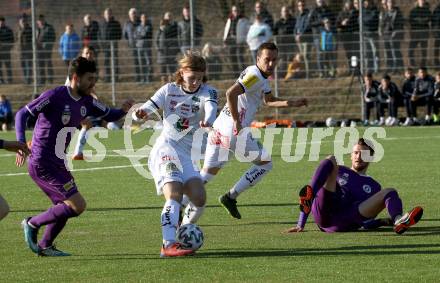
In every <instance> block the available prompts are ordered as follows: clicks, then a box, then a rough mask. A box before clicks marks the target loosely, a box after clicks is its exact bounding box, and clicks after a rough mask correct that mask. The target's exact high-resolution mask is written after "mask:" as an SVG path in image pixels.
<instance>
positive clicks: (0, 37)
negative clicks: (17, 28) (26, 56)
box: [0, 16, 14, 84]
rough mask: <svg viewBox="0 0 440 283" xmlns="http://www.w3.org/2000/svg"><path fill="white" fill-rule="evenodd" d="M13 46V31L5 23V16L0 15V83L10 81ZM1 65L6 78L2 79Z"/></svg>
mask: <svg viewBox="0 0 440 283" xmlns="http://www.w3.org/2000/svg"><path fill="white" fill-rule="evenodd" d="M13 46H14V33H13V31H12V29H10V28H9V27H8V26H7V25H6V21H5V18H4V17H3V16H0V84H3V83H7V84H8V83H11V82H12V69H11V49H12V47H13ZM3 65H5V71H6V74H7V79H3V70H2V68H3Z"/></svg>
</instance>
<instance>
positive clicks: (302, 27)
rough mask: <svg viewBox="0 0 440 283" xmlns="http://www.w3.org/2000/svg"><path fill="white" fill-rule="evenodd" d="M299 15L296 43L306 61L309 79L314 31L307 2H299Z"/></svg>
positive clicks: (297, 18) (297, 16)
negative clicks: (306, 6)
mask: <svg viewBox="0 0 440 283" xmlns="http://www.w3.org/2000/svg"><path fill="white" fill-rule="evenodd" d="M296 5H297V8H298V11H297V15H296V24H295V42H296V44H297V46H298V50H299V52H300V54H301V57H302V58H303V60H304V66H305V71H306V78H307V79H308V78H309V75H310V74H309V61H310V49H311V43H312V39H313V37H312V34H311V32H312V30H311V28H310V12H309V10H308V9H306V8H305V2H304V1H303V0H300V1H298V2H297V4H296Z"/></svg>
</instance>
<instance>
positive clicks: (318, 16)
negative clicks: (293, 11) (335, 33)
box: [310, 6, 335, 37]
mask: <svg viewBox="0 0 440 283" xmlns="http://www.w3.org/2000/svg"><path fill="white" fill-rule="evenodd" d="M310 13H311V14H310V26H311V28H312V32H313V35H315V36H319V37H320V36H321V28H322V27H324V25H323V24H322V21H323V20H324V19H325V18H327V19H329V21H330V25H331V26H333V24H334V21H335V16H334V15H333V12H332V11H331V10H330V9H329V8H328V7H327V6H321V7H316V8H314V9H313V10H312V11H311V12H310Z"/></svg>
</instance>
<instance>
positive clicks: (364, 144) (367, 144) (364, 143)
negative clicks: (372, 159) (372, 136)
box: [357, 138, 374, 155]
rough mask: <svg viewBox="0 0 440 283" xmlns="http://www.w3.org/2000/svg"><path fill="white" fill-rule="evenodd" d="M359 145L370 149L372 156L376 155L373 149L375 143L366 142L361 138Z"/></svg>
mask: <svg viewBox="0 0 440 283" xmlns="http://www.w3.org/2000/svg"><path fill="white" fill-rule="evenodd" d="M357 144H358V145H362V146H365V147H368V149H369V150H370V153H371V155H374V147H373V142H372V141H370V140H366V139H364V138H360V139H359V140H358V142H357Z"/></svg>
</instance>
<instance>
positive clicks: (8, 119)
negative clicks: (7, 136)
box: [0, 94, 12, 131]
mask: <svg viewBox="0 0 440 283" xmlns="http://www.w3.org/2000/svg"><path fill="white" fill-rule="evenodd" d="M11 123H12V108H11V104H10V103H9V100H7V99H6V96H5V95H3V94H1V95H0V124H1V126H2V127H1V129H2V130H3V131H7V130H9V129H10V128H11Z"/></svg>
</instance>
